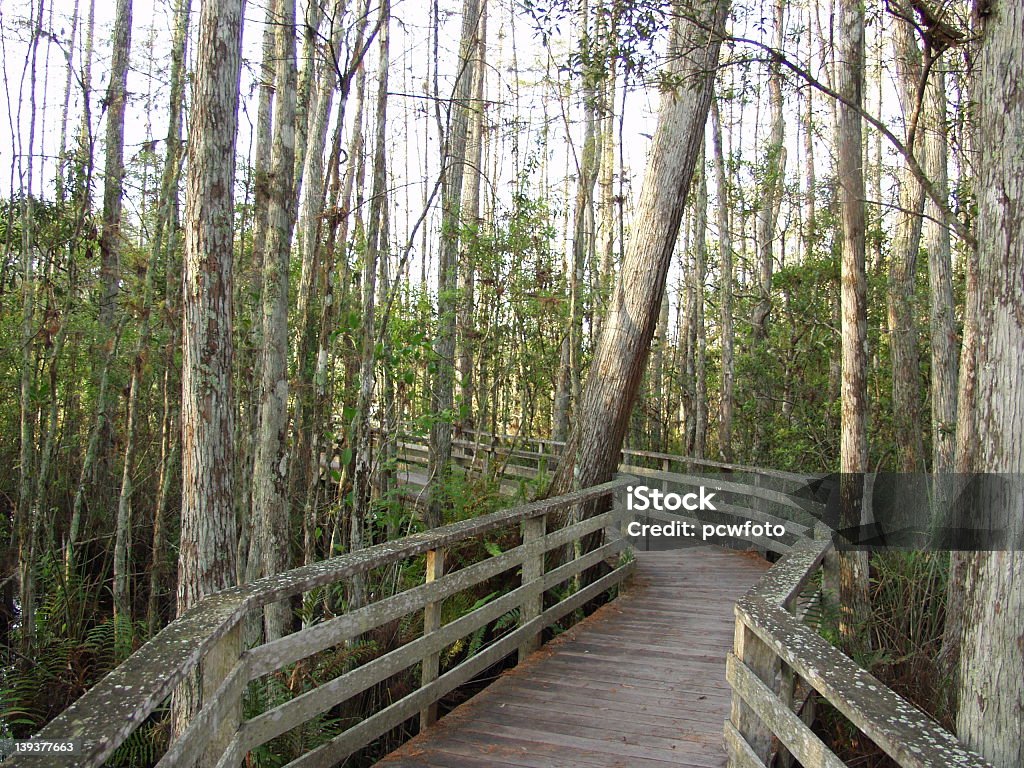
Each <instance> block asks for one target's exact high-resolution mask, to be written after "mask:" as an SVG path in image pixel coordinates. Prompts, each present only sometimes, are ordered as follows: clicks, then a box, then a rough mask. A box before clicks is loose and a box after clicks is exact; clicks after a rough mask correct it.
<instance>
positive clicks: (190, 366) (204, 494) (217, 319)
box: [174, 0, 243, 733]
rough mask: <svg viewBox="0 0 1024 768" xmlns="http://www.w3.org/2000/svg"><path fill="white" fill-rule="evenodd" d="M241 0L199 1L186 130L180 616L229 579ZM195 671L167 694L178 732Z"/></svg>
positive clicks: (195, 688)
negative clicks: (171, 695)
mask: <svg viewBox="0 0 1024 768" xmlns="http://www.w3.org/2000/svg"><path fill="white" fill-rule="evenodd" d="M242 5H243V0H205V2H204V3H203V7H202V12H201V14H200V19H199V42H198V48H197V51H196V78H195V84H196V86H195V92H194V97H193V103H192V117H191V123H190V125H191V128H190V130H189V136H190V139H189V143H188V150H189V162H188V188H187V192H188V194H187V196H186V207H185V264H184V274H183V301H182V318H183V321H182V345H183V354H182V387H181V389H182V394H181V422H182V423H181V431H182V499H181V505H182V506H181V544H180V551H179V559H178V615H179V616H180V615H181V614H183V613H184V612H185V611H186V610H188V609H189V608H190V607H191V606H193V605H195V604H196V603H197V602H199V600H201V599H202V598H203V597H204V596H205V595H208V594H211V593H213V592H216V591H218V590H221V589H224V588H226V587H229V586H231V584H232V583H233V582H234V580H235V547H236V542H237V532H236V530H235V508H234V489H233V488H232V487H231V486H232V479H233V469H234V460H235V447H234V442H233V439H234V408H235V403H234V394H233V392H232V389H233V387H232V357H233V339H232V327H231V326H232V317H231V302H232V293H233V285H232V262H233V245H234V229H233V227H232V215H233V213H234V195H233V192H234V175H235V138H236V134H237V129H238V81H239V75H240V71H241V45H242ZM198 681H199V678H198V675H193V676H192V677H191V678H190V679H189V680H188V681H186V682H184V683H183V684H182V685H181V687H180V688H179V689H178V691H177V692H176V695H175V699H174V711H175V712H174V724H175V728H176V730H177V732H179V733H180V731H181V728H182V727H183V726H184V724H185V723H187V722H188V721H189V720H190V719H191V717H192V715H193V714H194V713H195V712H196V711H197V710H198V708H199V706H200V704H201V701H200V689H199V682H198Z"/></svg>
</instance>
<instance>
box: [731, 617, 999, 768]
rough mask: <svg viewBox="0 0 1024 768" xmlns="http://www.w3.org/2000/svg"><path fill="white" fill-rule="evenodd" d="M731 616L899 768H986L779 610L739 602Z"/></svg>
mask: <svg viewBox="0 0 1024 768" xmlns="http://www.w3.org/2000/svg"><path fill="white" fill-rule="evenodd" d="M736 615H737V617H738V618H739V619H740V620H741V621H742V623H743V624H744V625H745V626H747V627H749V628H750V629H751V631H753V632H755V633H756V634H757V635H758V637H759V638H761V640H762V641H763V642H764V643H765V644H766V645H768V646H769V647H770V648H771V650H772V651H773V652H774V653H775V654H776V655H777V656H779V657H780V658H781V659H783V660H784V661H785V662H786V663H787V664H789V665H790V666H792V667H793V669H794V670H796V672H797V674H799V675H800V676H801V677H802V678H804V679H805V680H806V681H807V682H808V683H810V685H812V686H813V687H814V688H815V690H817V691H818V692H820V693H821V694H822V695H823V696H824V697H825V698H826V699H828V701H829V702H830V703H831V704H832V705H833V706H834V707H836V709H838V710H839V711H840V712H841V713H842V714H843V715H844V716H845V717H846V718H847V719H848V720H850V722H852V723H853V724H854V725H855V726H856V727H857V728H859V729H860V730H861V731H862V732H863V733H864V734H865V735H867V736H868V738H870V739H871V740H872V741H874V742H875V744H877V745H878V746H879V747H881V748H882V749H883V750H884V751H885V752H886V754H888V755H889V756H890V757H892V758H893V759H894V760H896V762H898V763H899V764H900V765H901V766H904V768H991V765H990V763H989V762H988V761H986V760H985V759H983V758H982V757H981V756H979V755H977V754H975V753H973V752H971V751H970V750H969V749H967V747H965V746H964V745H963V743H962V742H961V741H960V740H959V739H957V738H956V737H955V736H953V734H951V733H949V732H948V731H947V730H945V729H944V728H942V727H941V726H940V725H939V724H938V723H936V722H935V721H934V720H932V719H931V718H929V717H928V716H927V715H926V714H925V713H924V712H922V711H921V710H920V709H918V708H917V707H915V706H914V705H913V704H911V703H910V702H908V701H907V700H906V699H904V698H902V697H901V696H899V695H897V694H896V693H895V692H894V691H892V690H890V689H889V688H887V687H886V686H885V685H883V684H882V683H881V682H880V681H879V680H878V678H876V677H874V676H873V675H871V674H870V673H868V672H866V671H865V670H863V669H861V668H860V667H858V666H857V665H856V664H855V663H854V662H853V661H852V660H851V659H850V658H849V657H848V656H847V655H846V654H844V653H842V652H841V651H839V650H838V649H836V648H834V647H833V646H832V645H830V644H829V643H828V642H826V641H825V640H824V639H823V638H821V637H820V636H819V635H817V634H816V633H815V632H814V631H812V630H811V629H810V628H808V627H807V626H805V625H803V624H801V623H800V622H799V621H798V620H797V619H796V618H795V617H793V616H792V615H790V614H789V613H787V612H786V611H785V610H784V609H782V608H778V607H775V606H772V605H769V604H767V603H765V602H763V601H762V600H758V599H747V598H744V599H742V600H740V601H739V603H737V606H736Z"/></svg>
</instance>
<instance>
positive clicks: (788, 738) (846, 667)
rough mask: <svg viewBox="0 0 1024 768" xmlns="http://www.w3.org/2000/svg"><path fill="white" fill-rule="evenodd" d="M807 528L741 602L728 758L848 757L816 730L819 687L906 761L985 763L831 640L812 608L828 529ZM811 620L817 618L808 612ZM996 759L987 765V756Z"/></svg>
mask: <svg viewBox="0 0 1024 768" xmlns="http://www.w3.org/2000/svg"><path fill="white" fill-rule="evenodd" d="M816 534H817V536H818V537H817V538H814V537H804V538H802V539H801V540H800V541H798V542H796V543H795V544H794V545H793V548H792V551H791V552H790V553H789V554H788V555H787V556H786V557H785V558H783V559H782V560H780V561H779V562H778V563H776V564H775V565H774V566H773V567H772V568H771V570H769V571H768V573H767V574H766V575H765V576H764V577H763V578H762V579H761V580H760V581H759V582H758V584H756V585H755V586H754V587H753V588H752V589H751V590H750V591H749V592H748V593H747V594H746V595H745V596H744V597H743V598H742V599H741V600H740V601H739V602H737V604H736V635H735V645H734V648H733V653H731V654H730V655H729V657H728V660H727V662H726V678H727V679H728V681H729V684H730V685H731V686H732V689H733V701H732V712H731V716H730V718H729V720H727V721H726V723H725V742H726V746H727V748H728V751H729V766H730V768H765V767H766V766H789V765H792V764H793V761H794V760H795V761H797V762H798V763H799V764H800V765H802V766H803V767H804V768H839V767H840V766H843V765H845V764H844V763H843V762H842V761H841V760H840V759H839V757H837V756H836V755H835V753H833V752H832V751H831V750H830V749H829V748H828V747H827V746H826V745H825V743H824V742H823V741H822V740H821V739H820V738H819V737H818V736H817V735H816V734H815V733H814V732H813V731H812V730H811V727H810V723H811V722H812V721H813V717H814V710H813V705H814V697H815V696H818V697H820V698H821V699H824V700H826V701H828V702H829V704H831V705H832V706H833V707H834V708H835V709H836V710H837V711H838V712H840V713H841V714H842V715H843V716H844V717H845V718H846V719H847V720H849V722H850V723H851V724H852V725H853V726H854V727H856V728H857V729H858V730H859V731H860V732H861V733H862V734H864V735H865V736H866V737H867V738H869V739H870V740H871V741H872V742H874V743H875V744H876V745H877V746H878V747H880V748H881V749H882V750H883V751H884V752H885V753H886V754H887V755H889V757H891V758H892V759H893V760H894V761H895V762H896V763H897V764H898V765H900V766H902V767H903V768H983V767H985V766H989V763H988V762H986V761H985V760H984V759H983V758H982V757H980V756H979V755H977V754H975V753H973V752H971V751H970V750H969V749H967V748H966V747H965V746H964V745H963V744H962V743H961V742H960V741H959V740H958V739H957V738H956V737H955V736H954V735H953V734H951V733H949V732H948V731H947V730H945V729H944V728H942V727H941V726H940V725H939V724H938V723H936V722H935V721H934V720H932V719H931V718H930V717H928V715H926V714H925V713H924V712H922V711H921V710H920V709H918V708H917V707H915V706H914V705H912V704H911V703H910V702H908V701H906V700H905V699H903V698H902V697H901V696H899V695H898V694H896V693H895V692H894V691H892V690H890V689H889V688H887V687H886V686H885V685H883V684H882V683H881V681H879V680H878V679H877V678H876V677H874V676H873V675H871V674H870V673H868V672H867V671H865V670H864V669H862V668H861V667H860V666H858V665H857V664H855V663H854V662H853V661H852V660H851V659H850V658H849V657H848V656H846V655H845V654H844V653H842V652H841V651H839V650H838V649H836V648H835V647H834V646H833V645H832V644H831V643H829V642H827V641H826V640H825V639H824V638H823V637H821V635H820V634H819V633H818V632H817V631H816V629H815V628H814V627H813V626H809V625H808V622H807V621H805V619H806V618H807V617H808V615H811V616H813V615H816V614H817V612H816V611H814V609H813V608H814V606H815V605H816V601H817V599H819V598H820V595H821V592H820V589H819V585H820V583H821V580H820V576H819V574H820V572H821V570H822V566H823V563H824V561H825V558H826V556H827V555H829V553H830V552H831V551H832V548H833V545H832V539H831V532H830V531H829V530H828V529H827V528H825V527H824V526H821V525H819V526H818V527H817V530H816ZM811 623H812V624H813V622H811ZM989 768H990V766H989Z"/></svg>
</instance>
